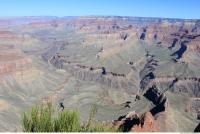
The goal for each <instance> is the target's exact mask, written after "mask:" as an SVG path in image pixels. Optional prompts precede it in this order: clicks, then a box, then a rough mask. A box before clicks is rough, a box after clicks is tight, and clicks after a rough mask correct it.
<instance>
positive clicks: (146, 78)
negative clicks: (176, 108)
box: [140, 51, 158, 90]
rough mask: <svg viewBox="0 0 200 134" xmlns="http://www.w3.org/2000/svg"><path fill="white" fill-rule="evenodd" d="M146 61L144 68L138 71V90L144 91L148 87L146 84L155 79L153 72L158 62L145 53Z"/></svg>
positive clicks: (152, 56)
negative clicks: (139, 79)
mask: <svg viewBox="0 0 200 134" xmlns="http://www.w3.org/2000/svg"><path fill="white" fill-rule="evenodd" d="M146 57H147V60H146V64H145V66H144V68H143V69H142V70H141V71H140V78H141V81H140V88H141V89H142V90H145V89H146V88H147V87H148V84H149V83H150V82H151V81H152V80H153V79H155V77H156V76H155V75H154V71H155V69H156V67H157V66H158V61H157V60H155V59H154V55H151V54H149V52H148V51H147V54H146Z"/></svg>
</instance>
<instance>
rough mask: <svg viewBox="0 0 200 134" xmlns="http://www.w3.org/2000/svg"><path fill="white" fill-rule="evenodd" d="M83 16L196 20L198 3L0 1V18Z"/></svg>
mask: <svg viewBox="0 0 200 134" xmlns="http://www.w3.org/2000/svg"><path fill="white" fill-rule="evenodd" d="M85 15H116V16H139V17H165V18H188V19H194V18H197V19H200V0H0V16H61V17H62V16H85Z"/></svg>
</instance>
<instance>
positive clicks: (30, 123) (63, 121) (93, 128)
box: [22, 103, 117, 132]
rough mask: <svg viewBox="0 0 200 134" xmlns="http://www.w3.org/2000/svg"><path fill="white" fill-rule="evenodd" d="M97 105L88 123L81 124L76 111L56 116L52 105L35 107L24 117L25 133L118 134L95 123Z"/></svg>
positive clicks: (92, 109) (104, 125) (92, 110)
mask: <svg viewBox="0 0 200 134" xmlns="http://www.w3.org/2000/svg"><path fill="white" fill-rule="evenodd" d="M96 112H97V107H96V105H93V106H92V107H91V110H90V115H89V118H88V120H87V122H86V123H83V124H81V122H80V116H79V113H78V112H77V111H75V110H64V111H62V112H59V113H58V114H55V110H54V109H53V107H52V104H51V103H47V104H42V105H38V106H35V107H33V108H32V109H31V111H28V112H25V113H24V114H23V116H22V127H23V131H24V132H116V131H117V130H116V129H114V128H112V127H109V126H107V125H106V124H103V123H101V122H95V121H94V117H95V114H96Z"/></svg>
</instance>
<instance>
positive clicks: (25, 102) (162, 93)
mask: <svg viewBox="0 0 200 134" xmlns="http://www.w3.org/2000/svg"><path fill="white" fill-rule="evenodd" d="M199 67H200V20H183V19H167V18H137V17H113V16H110V17H104V16H91V17H89V16H87V17H63V18H59V17H18V18H1V19H0V131H22V128H21V125H20V124H21V116H22V114H23V112H24V111H27V110H29V109H30V108H31V107H32V106H33V105H35V104H37V103H41V102H45V101H49V100H50V101H52V102H53V104H54V106H55V107H56V108H57V109H58V110H60V107H59V103H63V104H64V106H65V108H66V109H68V108H70V109H77V110H79V112H80V115H81V119H82V120H83V121H84V120H85V119H87V117H88V114H89V110H90V107H91V105H92V104H96V105H97V108H98V111H97V114H96V117H95V118H96V120H99V121H105V122H114V124H118V125H121V126H122V125H124V124H125V123H126V121H124V120H121V119H119V117H122V116H123V115H127V114H128V113H131V112H132V113H134V115H137V116H138V118H140V119H141V120H143V123H142V124H137V123H136V124H137V125H134V122H133V124H132V125H131V127H130V128H127V130H124V131H149V132H151V131H159V132H193V131H194V130H195V128H196V127H197V126H198V124H199V119H200V98H199V97H200V68H199ZM123 117H124V118H126V117H125V116H123ZM127 118H128V116H127ZM146 120H147V123H146V125H144V124H145V121H146ZM148 120H150V122H151V124H148ZM149 125H153V127H152V126H149Z"/></svg>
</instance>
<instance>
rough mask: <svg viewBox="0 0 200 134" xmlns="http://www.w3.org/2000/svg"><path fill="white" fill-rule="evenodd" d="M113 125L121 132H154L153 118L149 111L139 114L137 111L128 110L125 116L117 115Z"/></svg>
mask: <svg viewBox="0 0 200 134" xmlns="http://www.w3.org/2000/svg"><path fill="white" fill-rule="evenodd" d="M113 125H114V126H115V127H117V128H119V129H120V130H122V131H123V132H155V131H156V126H155V120H154V117H153V116H152V114H151V113H150V112H146V113H144V114H143V115H142V116H139V115H138V114H137V113H135V112H134V111H133V112H129V113H128V114H127V115H125V116H121V117H119V119H118V120H116V121H114V122H113Z"/></svg>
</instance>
